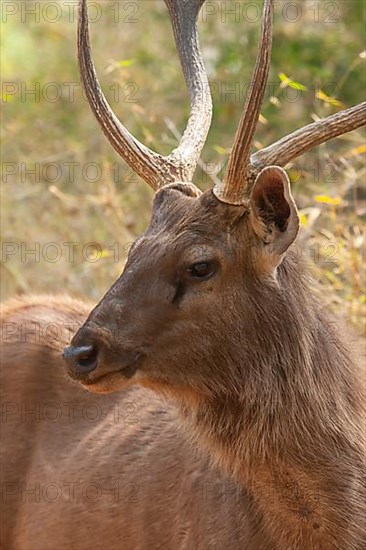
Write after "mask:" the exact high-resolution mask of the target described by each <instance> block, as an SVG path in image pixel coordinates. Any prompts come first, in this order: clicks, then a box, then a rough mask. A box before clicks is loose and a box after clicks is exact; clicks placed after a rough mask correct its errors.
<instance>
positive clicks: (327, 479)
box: [181, 257, 364, 550]
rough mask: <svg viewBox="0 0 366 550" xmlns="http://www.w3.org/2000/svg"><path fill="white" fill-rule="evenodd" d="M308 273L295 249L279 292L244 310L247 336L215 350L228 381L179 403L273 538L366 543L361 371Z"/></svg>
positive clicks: (319, 544) (304, 544)
mask: <svg viewBox="0 0 366 550" xmlns="http://www.w3.org/2000/svg"><path fill="white" fill-rule="evenodd" d="M302 272H303V270H302V267H301V266H299V264H298V262H296V261H292V260H291V257H289V259H288V260H287V261H284V262H283V264H282V265H281V266H280V269H279V273H278V280H279V285H278V288H277V291H276V292H274V289H273V287H272V288H268V289H266V288H263V286H262V287H261V289H260V292H256V291H255V289H253V293H251V294H250V295H251V297H252V300H253V302H254V303H255V308H253V310H252V311H255V312H257V316H256V317H253V318H252V319H251V322H250V323H247V322H246V321H245V320H244V319H242V322H241V323H240V312H239V314H238V327H240V330H239V331H238V335H239V334H240V335H241V339H240V337H239V336H238V337H237V338H238V342H237V345H236V346H235V345H234V347H233V352H232V354H231V357H229V358H228V356H227V354H226V355H225V357H224V356H218V357H216V358H215V359H214V361H215V367H216V369H220V371H221V372H223V374H224V376H225V374H226V380H225V381H226V384H225V382H224V381H223V384H221V385H220V384H218V386H219V387H220V391H219V392H218V393H217V394H216V395H212V396H210V397H209V398H207V399H203V400H201V402H200V404H199V405H197V407H196V408H194V409H192V406H191V404H190V405H189V406H187V405H185V404H184V403H182V404H181V412H182V416H183V418H184V419H185V422H186V424H187V425H188V426H189V429H190V432H191V433H192V435H193V437H194V438H195V439H196V440H197V443H198V444H199V445H201V446H202V445H203V446H204V447H205V449H206V450H208V451H209V453H210V456H211V457H212V458H213V460H214V462H215V463H217V464H218V465H219V466H220V468H222V469H224V470H225V471H226V472H228V473H229V474H230V475H231V476H232V477H234V479H235V480H237V482H239V483H240V484H241V485H242V486H244V487H245V489H246V490H248V491H249V493H250V494H251V496H252V498H253V511H254V515H255V517H256V518H257V519H258V517H260V518H261V520H260V525H261V528H262V529H263V532H264V535H263V536H266V537H267V536H268V541H276V544H278V547H279V548H285V547H286V548H289V547H291V548H294V549H295V548H296V549H300V548H301V549H307V548H309V549H310V548H318V549H319V550H320V549H322V550H323V549H327V548H351V549H353V548H354V549H356V548H357V549H359V548H361V547H362V545H363V542H362V541H364V538H363V536H364V535H363V531H362V525H363V506H362V502H363V482H362V479H363V474H362V472H363V448H364V447H363V445H362V439H363V433H362V426H363V420H364V414H363V408H362V405H361V403H362V395H361V392H362V386H361V376H360V373H361V371H358V370H357V367H356V364H355V363H354V362H353V361H352V359H351V358H350V350H349V349H347V348H346V346H345V345H344V344H343V342H342V340H341V338H340V332H341V329H340V327H339V325H338V324H337V323H335V322H334V321H333V320H332V319H331V318H330V317H329V316H328V315H327V314H326V313H325V312H324V311H323V310H322V308H321V306H320V305H319V304H318V303H317V301H316V300H315V299H314V295H313V294H312V293H311V291H310V290H309V286H308V281H307V279H306V276H303V275H302ZM294 281H296V283H295V284H294ZM267 293H270V296H269V295H267ZM269 299H270V301H268V300H269ZM268 303H271V312H270V315H269V314H268V308H267V304H268ZM299 304H302V307H301V308H300V307H299ZM231 338H232V339H233V341H234V344H235V335H234V337H233V335H232V334H231ZM224 349H225V348H224ZM226 349H228V348H227V347H226ZM281 545H282V546H281ZM286 545H287V546H286ZM291 545H292V546H291ZM276 547H277V546H276Z"/></svg>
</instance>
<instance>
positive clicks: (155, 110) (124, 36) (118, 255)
mask: <svg viewBox="0 0 366 550" xmlns="http://www.w3.org/2000/svg"><path fill="white" fill-rule="evenodd" d="M20 4H22V2H20ZM23 4H24V3H23ZM26 4H27V5H28V6H29V5H31V4H35V3H34V2H26ZM41 4H42V2H41ZM64 4H65V3H64V2H61V1H60V6H61V7H62V6H63V5H64ZM99 4H100V6H101V7H102V17H101V20H100V21H99V22H98V23H97V24H94V25H92V34H93V45H94V51H95V57H96V63H97V67H98V71H99V74H100V78H101V81H102V82H103V87H104V89H105V90H106V93H107V95H108V97H109V99H110V101H111V103H112V104H113V105H114V108H115V110H116V112H117V113H118V115H119V116H120V117H121V118H122V119H123V121H124V122H125V124H126V125H127V126H128V127H129V128H130V129H131V130H132V131H134V132H135V133H136V134H137V136H138V137H139V138H140V139H141V140H143V141H145V142H146V143H147V144H148V145H149V146H151V147H153V148H155V149H158V150H159V151H161V152H163V153H165V152H167V151H168V150H169V149H170V148H171V147H173V146H174V145H175V138H174V137H173V136H172V134H171V132H170V131H169V129H168V128H167V126H166V124H165V123H164V117H169V118H170V119H171V120H173V121H174V122H175V123H176V124H177V127H178V128H179V129H181V128H182V127H183V126H184V120H185V117H186V114H187V97H186V92H185V89H184V85H183V81H182V77H181V75H180V72H179V66H178V63H177V62H176V59H175V54H174V45H173V41H172V37H171V33H170V29H169V26H168V22H167V20H166V13H165V9H164V5H163V2H161V1H159V2H155V1H149V2H147V1H145V2H140V3H139V4H138V7H139V12H138V14H137V15H136V17H135V18H136V19H137V22H136V23H128V22H123V21H121V22H120V23H119V24H115V23H114V22H113V11H112V10H111V7H112V6H113V5H115V4H116V3H115V2H112V1H110V0H105V1H103V2H100V3H99ZM120 4H121V6H120V9H121V10H122V9H124V8H125V7H126V5H127V3H123V2H121V3H120ZM130 4H131V3H130ZM132 4H133V3H132ZM211 4H212V3H211ZM227 4H228V5H229V2H228V3H227ZM248 4H249V3H248V2H245V1H243V2H240V5H241V6H242V7H246V6H248ZM285 4H286V3H285V2H282V4H281V8H279V9H278V11H277V16H276V27H275V29H276V32H275V45H274V53H273V65H272V70H271V76H270V81H271V83H272V87H271V88H269V90H268V93H267V97H266V101H265V104H264V107H263V111H262V114H263V118H262V119H261V124H260V126H259V128H258V132H257V136H256V144H255V145H256V147H260V146H262V145H264V144H267V143H269V142H270V141H272V140H273V139H276V138H278V137H279V136H280V135H283V134H285V133H287V132H289V131H291V130H293V129H295V128H297V127H299V126H300V125H302V124H304V123H307V122H310V121H311V119H312V118H314V116H326V115H328V114H331V113H333V112H336V111H337V110H338V109H340V108H342V107H344V106H349V105H352V104H355V103H357V102H360V101H362V99H363V94H362V90H363V89H364V84H365V80H364V72H363V68H364V67H363V64H364V57H363V56H362V55H360V54H361V52H362V50H363V48H364V45H363V42H362V38H363V36H364V31H363V27H362V19H363V18H364V3H363V2H359V0H350V1H344V0H342V1H339V2H335V3H332V4H334V5H336V6H337V8H338V9H337V13H336V15H335V16H334V17H335V18H336V21H334V22H333V23H326V22H325V21H324V19H325V17H326V16H327V13H326V11H325V10H326V9H327V8H326V5H327V3H326V2H320V3H319V14H318V16H319V22H317V21H315V20H314V18H315V13H314V11H313V10H312V9H311V7H310V5H311V4H314V3H311V2H310V3H309V2H301V3H300V2H299V3H298V4H299V5H300V6H302V16H301V19H300V20H299V21H298V22H296V23H290V22H288V21H285V20H284V18H283V14H282V11H281V10H283V7H284V6H285ZM315 4H317V3H315ZM328 4H329V2H328ZM218 5H221V2H220V3H218ZM121 13H122V14H123V13H124V15H126V13H127V12H126V11H125V12H122V11H121ZM221 16H222V13H221ZM201 19H202V18H201ZM222 19H223V17H221V18H220V14H218V15H217V16H215V17H207V21H206V22H204V21H202V20H201V35H202V42H203V45H204V53H205V57H206V59H207V62H208V67H209V76H210V80H211V82H212V84H213V91H214V92H215V93H214V102H215V119H214V125H213V129H212V132H211V134H210V137H209V140H208V144H207V147H206V149H205V152H204V155H203V159H204V161H205V162H206V163H210V164H209V166H210V167H211V166H213V165H215V166H217V165H219V166H224V164H225V162H226V159H227V153H228V150H229V148H230V144H231V143H232V139H233V135H234V131H235V126H236V124H237V122H238V120H239V116H240V110H241V103H242V101H241V97H240V98H238V97H237V94H238V93H239V94H241V95H242V92H243V90H245V84H246V83H247V82H248V79H249V73H250V69H251V67H252V65H253V62H254V59H255V51H256V40H257V37H258V27H259V25H258V22H257V23H250V22H248V21H244V20H243V19H242V18H241V19H240V20H239V21H235V20H234V19H233V18H230V16H228V17H227V20H226V22H223V21H222ZM75 27H76V25H75V22H71V21H70V18H69V16H68V13H67V11H66V10H65V9H64V10H63V12H62V18H61V20H60V21H57V22H55V23H51V22H50V21H49V20H47V19H46V18H45V17H42V16H41V17H40V20H39V22H36V21H34V18H33V19H32V17H26V18H25V21H24V22H22V21H21V13H19V14H18V15H16V16H13V17H9V18H8V22H7V23H6V24H5V25H3V38H2V41H3V44H2V46H3V56H4V60H5V61H4V63H3V81H4V83H5V84H6V85H7V86H8V87H6V88H4V86H3V101H4V104H3V107H4V117H3V122H4V124H3V138H4V145H3V148H2V153H3V154H2V162H3V176H2V190H1V193H2V196H1V200H2V224H3V230H2V239H3V252H4V251H7V252H8V255H4V254H3V258H2V263H1V273H2V282H3V284H2V298H3V299H4V298H7V297H9V296H12V295H14V294H15V293H28V292H34V293H37V292H46V291H47V292H52V293H57V292H65V291H67V292H70V293H72V294H74V295H79V296H80V295H86V296H89V297H91V298H93V299H95V300H97V299H98V298H100V297H101V296H102V294H103V293H104V292H105V290H106V289H107V288H108V287H109V286H110V284H111V283H112V282H113V281H114V280H115V278H116V277H117V276H118V274H119V273H120V271H121V269H122V266H123V261H124V258H125V256H126V252H127V251H128V243H130V242H131V241H132V240H133V239H134V238H135V237H136V235H137V234H139V233H141V232H142V231H143V230H144V227H145V226H146V224H147V221H148V218H149V211H150V204H151V198H152V193H151V192H150V190H149V189H148V188H147V186H146V185H145V184H144V183H143V182H141V181H140V180H139V179H138V178H137V177H136V176H135V175H134V174H133V173H132V172H131V170H130V169H129V168H128V167H126V166H125V165H124V163H123V162H122V161H120V160H119V159H118V158H117V157H116V155H115V154H114V153H113V151H112V150H111V148H110V146H109V144H108V143H107V142H106V141H105V139H104V137H103V135H102V133H101V131H99V129H98V128H97V125H96V123H95V121H94V118H93V116H92V115H91V113H90V111H89V108H88V106H87V104H86V102H85V101H84V100H83V98H82V95H81V91H80V86H79V85H78V76H77V67H76V60H75ZM121 52H123V53H121ZM281 72H282V73H285V74H286V75H289V76H290V77H291V78H292V79H294V80H296V81H298V82H299V83H301V84H302V85H304V86H305V87H306V90H305V89H304V90H302V91H301V94H299V97H298V100H297V101H293V98H294V97H296V96H295V95H294V93H293V94H292V95H291V92H295V91H294V90H293V89H292V88H291V86H290V87H289V86H288V85H287V86H286V83H285V82H284V77H283V76H282V81H281V79H280V78H279V76H278V75H279V73H281ZM126 82H128V83H130V84H129V87H127V88H125V89H123V85H124V83H126ZM281 82H282V84H281ZM50 83H54V84H56V87H54V88H52V86H49V85H50ZM67 83H74V84H73V87H74V97H73V98H72V96H71V89H70V85H69V84H67ZM116 83H119V85H120V88H119V91H120V95H119V97H118V98H116V97H114V96H115V93H116V85H117V84H116ZM11 85H15V86H17V87H18V92H16V93H15V92H14V90H15V88H11V87H9V86H11ZM225 86H226V88H225ZM35 87H37V88H38V90H39V91H38V92H37V93H36V95H35V96H34V95H33V96H32V95H31V94H25V91H26V90H25V88H27V89H28V90H29V89H31V88H35ZM111 87H112V89H111ZM9 90H10V93H9ZM11 90H13V91H11ZM56 90H61V96H60V97H59V98H58V99H57V100H56V101H51V100H50V97H52V92H53V93H55V91H56ZM230 90H231V91H233V90H234V92H235V93H226V92H230ZM319 91H323V92H325V93H326V95H325V96H322V95H321V94H319ZM48 93H49V98H48V99H47V94H48ZM131 94H132V95H131ZM327 96H329V97H327ZM290 98H292V99H291V100H290ZM116 100H117V101H116ZM334 100H336V101H334ZM364 151H365V149H364V133H363V131H357V132H353V133H351V134H349V135H347V136H344V137H342V138H340V139H338V140H334V141H333V142H332V143H329V144H326V145H324V146H321V147H320V148H318V149H317V150H316V151H314V152H312V153H311V154H307V155H305V156H304V157H302V158H301V159H299V161H298V163H297V165H296V166H292V167H290V175H291V177H292V180H293V187H294V195H295V197H296V199H297V201H298V204H299V207H300V210H301V213H302V221H303V231H302V237H301V246H302V248H303V250H304V252H305V253H306V254H307V255H308V257H309V263H310V264H311V269H312V270H313V272H314V275H315V277H316V279H317V280H318V281H319V283H320V284H321V285H322V286H323V288H324V295H326V297H327V301H328V302H329V304H330V306H331V307H333V308H334V309H336V310H338V311H340V312H342V313H345V314H346V315H347V316H348V318H349V319H350V320H351V321H352V323H354V324H355V325H356V326H358V327H361V326H362V325H363V314H364V305H365V289H364V283H365V281H364V272H363V268H362V266H363V261H364V244H365V235H364V226H363V220H364V217H365V198H366V196H365V189H364V178H365V164H364V156H363V153H364ZM70 162H71V163H75V164H74V177H71V175H72V170H71V168H70V166H68V165H67V164H66V163H70ZM92 162H93V163H96V165H97V166H98V170H99V177H98V178H97V181H94V182H93V181H91V178H92V177H94V172H93V170H92V168H90V167H89V163H92ZM37 163H38V167H39V173H37V174H32V173H31V172H30V171H31V170H32V169H34V168H35V167H36V168H37V166H36V164H37ZM211 163H212V164H211ZM88 167H89V170H90V172H89V178H87V177H86V172H85V171H86V169H87V168H88ZM116 167H118V173H117V169H116ZM13 170H14V171H15V173H13V174H11V172H12V171H13ZM196 182H197V183H198V184H199V185H201V187H202V188H206V187H208V186H209V185H210V181H209V178H208V177H207V175H205V174H204V173H202V172H200V171H198V172H197V175H196ZM50 243H56V244H54V245H51V244H50ZM64 243H78V244H75V246H74V257H72V254H71V248H70V246H71V245H67V244H64ZM93 243H94V244H93ZM116 243H118V245H117V244H116ZM12 246H13V248H12ZM117 246H118V248H119V250H118V251H117ZM32 249H33V250H36V254H33V255H32V254H30V253H28V254H25V252H26V250H28V251H29V250H32ZM10 252H12V253H11V254H10ZM60 253H61V256H60ZM95 253H97V258H93V254H94V256H95ZM56 254H58V256H60V257H59V259H58V260H57V261H53V260H54V258H55V255H56ZM47 256H48V259H47ZM93 259H95V260H96V261H92V260H93Z"/></svg>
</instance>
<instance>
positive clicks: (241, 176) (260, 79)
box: [214, 0, 273, 204]
mask: <svg viewBox="0 0 366 550" xmlns="http://www.w3.org/2000/svg"><path fill="white" fill-rule="evenodd" d="M272 20H273V1H272V0H265V3H264V8H263V23H262V33H261V41H260V47H259V51H258V55H257V62H256V66H255V69H254V74H253V77H252V80H251V83H250V86H249V92H248V94H247V97H246V100H245V105H244V110H243V114H242V117H241V120H240V123H239V127H238V130H237V133H236V136H235V141H234V145H233V148H232V151H231V154H230V158H229V164H228V168H227V170H226V174H225V178H224V181H223V182H222V183H220V184H218V185H216V186H215V188H214V193H215V195H216V197H217V198H218V199H220V200H221V201H223V202H227V203H229V204H242V203H243V192H244V189H245V188H246V187H247V178H248V175H249V174H248V165H249V162H250V150H251V147H252V142H253V136H254V132H255V129H256V126H257V122H258V118H259V114H260V109H261V106H262V101H263V96H264V92H265V90H266V85H267V79H268V73H269V66H270V62H271V49H272Z"/></svg>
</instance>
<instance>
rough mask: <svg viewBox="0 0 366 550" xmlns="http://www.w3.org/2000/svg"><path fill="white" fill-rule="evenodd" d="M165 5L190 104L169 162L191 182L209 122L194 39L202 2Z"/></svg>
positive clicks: (203, 77) (207, 91) (209, 103)
mask: <svg viewBox="0 0 366 550" xmlns="http://www.w3.org/2000/svg"><path fill="white" fill-rule="evenodd" d="M165 3H166V5H167V7H168V10H169V13H170V18H171V21H172V26H173V32H174V37H175V42H176V45H177V50H178V54H179V58H180V62H181V65H182V70H183V74H184V78H185V81H186V84H187V87H188V90H189V95H190V104H191V112H190V117H189V120H188V123H187V126H186V129H185V131H184V133H183V136H182V138H181V140H180V143H179V146H178V147H177V148H176V149H175V150H174V151H172V153H171V154H170V159H171V160H175V161H177V162H181V163H182V164H183V166H184V173H183V174H182V178H183V181H191V179H192V177H193V174H194V171H195V169H196V166H197V163H198V161H199V157H200V154H201V151H202V148H203V146H204V144H205V141H206V138H207V134H208V131H209V129H210V126H211V120H212V98H211V92H210V87H209V82H208V78H207V74H206V69H205V66H204V63H203V59H202V55H201V50H200V46H199V41H198V35H197V17H198V14H199V11H200V9H201V7H202V6H203V4H204V3H205V0H165Z"/></svg>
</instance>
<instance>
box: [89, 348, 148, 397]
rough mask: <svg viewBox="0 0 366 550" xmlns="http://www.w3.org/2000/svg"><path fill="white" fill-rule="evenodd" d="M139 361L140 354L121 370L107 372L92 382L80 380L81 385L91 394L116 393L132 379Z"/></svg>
mask: <svg viewBox="0 0 366 550" xmlns="http://www.w3.org/2000/svg"><path fill="white" fill-rule="evenodd" d="M141 359H142V354H139V355H137V356H136V358H135V359H134V360H133V361H132V362H131V363H129V364H128V365H126V366H124V367H123V368H121V369H118V370H113V371H110V372H107V373H105V374H102V375H101V376H98V377H97V378H93V379H92V380H82V381H81V384H82V386H84V388H85V389H86V390H88V391H91V392H97V393H110V392H113V391H118V390H119V389H122V387H125V386H126V383H128V382H129V381H130V380H131V378H133V377H134V375H135V374H136V372H137V370H138V368H139V366H140V364H141Z"/></svg>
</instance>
